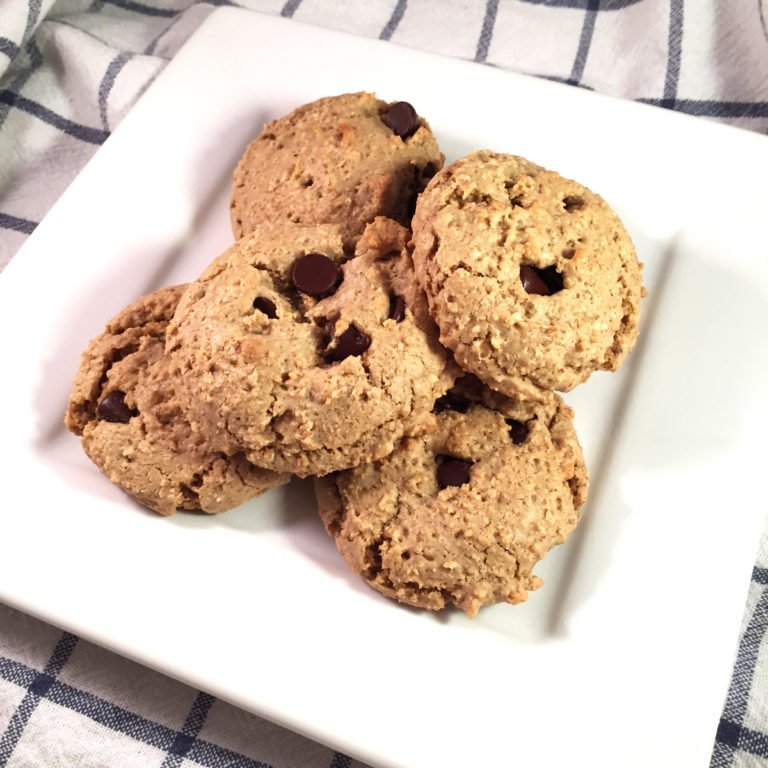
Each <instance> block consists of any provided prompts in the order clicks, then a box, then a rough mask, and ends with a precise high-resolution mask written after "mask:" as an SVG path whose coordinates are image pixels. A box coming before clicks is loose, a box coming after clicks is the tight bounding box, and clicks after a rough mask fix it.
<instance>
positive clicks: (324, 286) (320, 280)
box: [291, 253, 339, 296]
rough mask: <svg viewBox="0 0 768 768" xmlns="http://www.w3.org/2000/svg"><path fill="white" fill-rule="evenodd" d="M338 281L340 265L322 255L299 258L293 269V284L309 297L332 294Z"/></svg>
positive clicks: (314, 254)
mask: <svg viewBox="0 0 768 768" xmlns="http://www.w3.org/2000/svg"><path fill="white" fill-rule="evenodd" d="M338 280H339V267H338V265H337V264H336V262H335V261H332V260H331V259H329V258H328V257H327V256H323V254H322V253H307V254H305V255H304V256H299V258H298V259H296V261H294V262H293V267H292V268H291V282H292V283H293V284H294V285H295V286H296V288H298V289H299V290H300V291H301V292H302V293H306V294H307V295H308V296H322V295H324V294H326V293H330V292H331V291H332V290H333V288H334V287H335V285H336V283H337V282H338Z"/></svg>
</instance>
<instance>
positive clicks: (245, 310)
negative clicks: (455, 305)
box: [167, 218, 457, 476]
mask: <svg viewBox="0 0 768 768" xmlns="http://www.w3.org/2000/svg"><path fill="white" fill-rule="evenodd" d="M409 236H410V235H409V232H408V230H406V229H404V228H403V227H401V226H400V225H398V224H397V223H395V222H394V221H391V220H389V219H384V218H378V219H376V220H375V221H374V222H373V223H372V224H371V225H369V226H368V227H367V228H366V230H365V233H364V234H363V236H362V238H361V239H360V242H359V243H358V246H357V251H356V256H355V257H354V258H353V259H351V260H350V261H348V262H346V263H345V264H343V265H341V266H339V264H340V262H342V261H343V260H344V258H345V254H344V248H343V243H342V240H341V237H340V235H339V233H338V230H336V229H335V228H333V227H329V226H324V227H303V226H300V225H297V224H283V225H280V226H277V227H271V228H266V227H262V228H260V229H259V230H257V231H256V232H254V233H252V234H251V235H249V236H247V237H245V238H243V239H242V240H240V241H239V242H238V243H237V244H236V245H235V246H234V247H233V248H231V249H230V250H229V251H228V252H227V253H225V254H224V255H223V256H221V257H220V258H219V259H217V260H216V261H215V262H214V263H213V264H212V265H211V266H210V267H209V268H208V269H207V270H206V271H205V272H204V273H203V275H202V276H201V277H200V279H199V280H198V281H197V282H196V283H195V284H193V285H192V286H191V287H190V289H189V290H188V291H187V292H186V294H185V295H184V297H183V298H182V300H181V302H180V304H179V308H178V310H177V312H176V315H175V317H174V320H173V323H172V324H171V327H170V329H169V332H168V341H167V352H168V354H169V356H170V357H171V358H172V359H173V360H174V361H175V365H176V366H177V368H178V373H179V378H180V380H181V381H183V382H184V386H185V388H186V391H187V401H188V402H189V403H194V404H195V416H194V417H195V418H196V419H199V420H200V421H201V424H202V426H201V429H202V430H203V431H205V432H206V433H207V434H210V435H211V436H212V439H213V440H218V441H219V442H218V444H217V445H218V447H219V449H220V450H222V451H225V452H230V453H231V452H234V451H237V450H244V451H245V452H246V455H247V456H248V458H249V459H250V460H251V461H253V462H255V463H257V464H259V465H260V466H265V467H268V468H270V469H274V470H278V471H290V472H294V473H296V474H297V475H301V476H306V475H310V474H315V475H323V474H326V473H328V472H332V471H335V470H338V469H342V468H347V467H350V466H354V465H356V464H359V463H360V462H362V461H368V460H371V459H377V458H380V457H382V456H385V455H386V454H388V453H390V452H391V451H392V449H393V448H394V445H395V442H396V441H397V440H398V439H399V438H400V437H402V436H403V435H414V434H420V433H422V432H424V431H427V430H429V429H431V428H432V427H433V425H434V415H433V414H432V413H431V409H432V405H433V403H434V401H435V399H436V398H437V397H439V396H440V395H441V394H443V393H444V392H445V391H446V390H447V389H448V388H449V387H450V386H451V385H452V383H453V381H454V379H455V377H456V375H457V369H456V367H455V364H454V363H453V362H452V359H451V357H450V355H449V353H448V352H447V351H446V350H445V349H444V348H443V347H442V346H441V345H440V344H439V342H438V341H437V328H436V326H435V324H434V322H433V320H432V319H431V317H430V315H429V312H428V308H427V303H426V299H425V298H424V295H423V293H422V292H421V290H420V289H419V288H418V287H417V284H416V281H415V278H414V276H413V269H412V262H411V256H410V252H409V250H408V248H407V242H408V239H409Z"/></svg>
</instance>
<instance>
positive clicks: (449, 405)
mask: <svg viewBox="0 0 768 768" xmlns="http://www.w3.org/2000/svg"><path fill="white" fill-rule="evenodd" d="M468 409H469V400H467V398H466V397H462V396H461V395H458V394H456V393H455V392H446V393H445V394H444V395H443V396H442V397H438V398H437V400H435V405H434V407H433V408H432V411H433V413H442V412H443V411H458V412H459V413H466V412H467V410H468Z"/></svg>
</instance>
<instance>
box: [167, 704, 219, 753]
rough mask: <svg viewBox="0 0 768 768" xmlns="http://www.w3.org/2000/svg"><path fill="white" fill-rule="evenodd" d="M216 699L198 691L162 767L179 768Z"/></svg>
mask: <svg viewBox="0 0 768 768" xmlns="http://www.w3.org/2000/svg"><path fill="white" fill-rule="evenodd" d="M214 701H216V699H214V698H213V696H211V695H210V694H209V693H202V692H201V693H198V694H197V698H196V699H195V701H194V703H193V704H192V709H190V711H189V714H188V715H187V719H186V720H185V721H184V725H183V726H182V727H181V732H180V733H178V734H176V738H175V739H174V741H173V744H171V746H170V748H169V750H168V754H167V755H166V756H165V760H163V764H162V766H161V768H179V766H180V765H181V761H182V760H183V759H184V758H185V757H186V755H187V753H188V752H189V750H190V749H191V748H192V746H193V745H194V743H195V741H196V740H197V734H198V733H200V729H201V728H202V727H203V724H204V723H205V719H206V718H207V717H208V712H209V710H210V708H211V705H212V704H213V702H214Z"/></svg>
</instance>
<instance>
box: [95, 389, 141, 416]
mask: <svg viewBox="0 0 768 768" xmlns="http://www.w3.org/2000/svg"><path fill="white" fill-rule="evenodd" d="M137 415H138V411H134V410H132V409H131V408H129V407H128V406H127V405H126V404H125V392H121V391H120V390H119V389H116V390H114V391H113V392H110V393H109V394H108V395H107V396H106V397H105V398H104V399H103V400H102V401H101V402H100V403H99V404H98V405H97V406H96V416H97V417H98V418H99V419H101V421H111V422H114V423H115V424H127V423H128V422H129V421H130V420H131V418H133V417H134V416H137Z"/></svg>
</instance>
